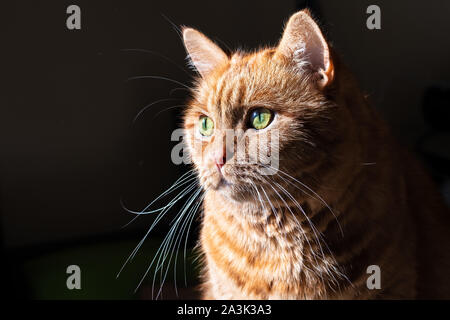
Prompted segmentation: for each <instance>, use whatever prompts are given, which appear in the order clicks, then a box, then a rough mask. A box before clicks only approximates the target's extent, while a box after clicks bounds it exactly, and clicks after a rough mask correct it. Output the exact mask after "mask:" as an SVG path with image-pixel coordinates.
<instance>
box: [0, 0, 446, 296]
mask: <svg viewBox="0 0 450 320" xmlns="http://www.w3.org/2000/svg"><path fill="white" fill-rule="evenodd" d="M70 4H76V5H78V6H80V8H81V20H82V28H81V30H68V29H67V28H66V18H67V16H68V15H67V14H66V8H67V6H69V5H70ZM305 4H307V5H308V6H310V7H312V8H313V12H314V13H315V15H316V17H318V18H319V19H320V21H321V23H322V25H323V26H324V29H325V30H326V32H325V33H326V34H327V36H328V38H329V39H330V40H331V41H332V43H333V44H335V46H336V48H337V49H338V52H340V53H341V54H342V56H343V59H344V61H345V62H346V63H347V64H348V65H349V66H350V68H351V69H352V70H353V71H354V72H355V74H356V76H357V77H358V79H360V82H361V87H362V89H364V90H365V91H366V92H367V93H368V95H369V96H370V98H371V100H372V101H373V103H374V106H375V107H376V108H378V109H379V110H380V112H381V113H382V114H383V115H384V117H385V118H386V119H387V120H388V122H389V123H390V124H391V126H392V128H393V131H394V133H395V135H396V136H397V138H398V139H399V140H400V141H402V142H403V143H404V144H406V145H408V146H410V147H412V148H416V147H417V144H418V143H419V142H420V141H421V139H422V138H423V136H424V134H427V133H429V132H430V130H432V128H430V127H429V125H427V123H426V122H425V120H424V118H423V115H422V109H421V108H422V100H423V96H424V94H425V92H426V90H427V88H429V87H430V86H435V85H439V86H444V88H447V84H448V82H449V81H450V62H449V60H448V57H449V56H450V44H449V40H448V34H449V32H450V26H449V23H448V14H449V13H450V6H449V3H448V2H446V1H437V0H434V1H429V2H427V3H426V4H424V3H423V2H422V1H377V3H372V2H369V1H346V2H345V4H344V3H340V2H339V3H338V2H337V1H309V2H305V1H268V0H266V1H258V2H256V1H255V2H247V1H226V2H225V1H224V2H221V1H192V2H191V1H190V2H174V1H149V0H147V1H17V2H12V1H11V2H8V3H4V4H2V10H1V12H2V19H0V20H1V21H0V23H1V25H0V34H1V39H2V40H1V41H2V42H1V43H2V45H1V53H0V57H1V62H0V63H1V66H2V67H1V70H2V72H1V80H0V81H1V84H0V85H1V89H2V90H1V95H0V210H1V215H2V220H1V226H2V229H1V232H2V246H3V248H4V257H5V259H6V261H7V264H6V265H8V266H10V267H11V268H12V269H16V266H17V265H19V264H20V263H19V261H21V259H25V258H26V257H28V256H30V255H34V256H36V255H39V254H40V253H41V252H43V251H48V250H53V248H55V247H58V248H64V247H65V246H68V245H72V244H74V243H79V242H80V241H81V242H82V241H94V242H95V241H99V239H107V240H106V241H110V240H109V239H113V238H115V237H131V238H134V237H140V236H142V235H143V231H144V229H145V228H146V227H147V226H148V224H149V221H150V220H149V219H148V218H147V217H143V218H142V219H138V220H137V221H136V222H135V223H133V224H132V225H130V226H129V227H127V228H125V229H122V228H121V227H122V226H123V225H124V224H125V223H127V222H128V221H129V220H130V219H131V218H132V216H131V215H130V214H128V213H126V212H125V211H124V210H123V208H122V207H121V205H120V199H123V201H124V203H125V204H126V206H127V207H129V208H130V209H136V210H139V209H142V208H143V207H144V206H145V205H146V204H147V203H148V202H149V201H150V200H152V199H153V198H154V197H156V196H157V195H158V194H159V193H161V192H162V191H163V190H164V189H166V188H167V187H168V186H170V185H171V183H172V182H173V181H174V180H175V179H176V178H177V177H178V176H180V174H181V173H183V172H184V171H185V170H186V168H185V167H183V166H175V165H173V164H172V162H171V159H170V150H171V148H172V147H173V146H174V145H175V143H173V142H171V141H170V134H171V132H172V130H173V129H175V128H177V127H179V124H180V116H181V112H182V107H180V108H173V109H168V110H165V109H166V108H170V107H173V106H176V105H182V104H183V103H184V102H185V101H186V97H187V92H186V91H184V90H181V89H177V88H180V85H177V84H174V83H172V82H170V81H163V80H149V79H146V80H135V81H128V82H127V79H128V78H129V77H133V76H139V75H157V76H164V77H168V78H170V79H174V80H176V81H179V82H181V83H185V84H187V85H189V83H190V81H191V80H192V75H194V73H193V72H192V71H191V70H189V69H188V68H187V67H186V63H185V56H186V53H185V50H184V48H183V45H182V42H181V39H180V35H179V33H178V31H177V30H176V28H174V25H175V26H180V25H188V26H193V27H196V28H198V29H199V30H202V31H203V32H205V33H206V34H207V35H208V36H211V38H212V39H214V40H215V41H217V43H218V44H219V45H221V46H222V47H224V48H226V47H230V48H238V47H243V48H249V49H252V48H257V47H259V46H261V45H274V44H276V42H277V40H278V39H279V36H280V35H281V32H282V27H283V24H284V22H285V21H286V19H287V18H288V17H289V15H290V14H292V13H294V12H295V11H296V10H298V9H300V8H302V7H303V6H305ZM369 4H378V5H380V7H381V8H382V30H376V31H370V30H368V29H367V28H366V26H365V21H366V18H367V14H366V12H365V9H366V8H367V6H368V5H369ZM172 24H174V25H172ZM134 49H139V50H134ZM143 50H149V51H152V52H153V53H150V52H145V51H143ZM169 60H170V61H169ZM173 89H176V90H175V91H174V90H173ZM164 98H173V99H174V101H168V102H164V103H160V104H156V105H155V106H153V107H151V108H150V109H149V110H147V111H146V112H144V113H143V114H142V115H141V116H140V117H139V118H138V119H136V121H135V122H133V119H134V118H135V117H136V115H137V114H138V112H139V111H140V110H141V109H142V108H143V107H144V106H145V105H147V104H149V103H151V102H153V101H156V100H159V99H164ZM160 111H162V112H161V113H159V112H160ZM431 114H433V112H431ZM447 115H448V113H447ZM445 122H446V121H444V123H445ZM444 131H445V130H444ZM440 141H441V142H438V143H437V146H436V145H434V147H433V150H437V153H438V154H439V156H441V155H442V157H444V158H445V157H447V156H448V152H449V150H450V148H448V147H449V145H448V143H447V141H448V140H445V139H444V140H442V139H441V140H440ZM442 141H444V142H442ZM447 164H448V163H447ZM429 165H430V166H431V167H433V163H429ZM444 166H445V164H444ZM441 181H442V179H441V180H439V181H438V182H441ZM194 232H195V231H194ZM119 267H120V266H119ZM8 272H12V271H11V270H9V271H8ZM4 276H5V277H6V278H9V276H8V274H6V275H4ZM21 285H23V286H26V283H23V284H21ZM14 286H15V287H17V286H20V285H19V284H17V283H15V284H14ZM19 295H20V294H19Z"/></svg>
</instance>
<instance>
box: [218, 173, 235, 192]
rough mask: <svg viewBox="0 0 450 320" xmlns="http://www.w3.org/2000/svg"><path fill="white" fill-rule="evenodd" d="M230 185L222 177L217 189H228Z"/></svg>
mask: <svg viewBox="0 0 450 320" xmlns="http://www.w3.org/2000/svg"><path fill="white" fill-rule="evenodd" d="M232 185H233V184H232V183H231V182H230V181H228V180H227V179H225V178H224V176H223V175H222V176H221V177H220V180H219V183H218V184H217V189H221V188H226V187H230V186H232Z"/></svg>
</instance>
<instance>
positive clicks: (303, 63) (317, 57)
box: [277, 10, 334, 88]
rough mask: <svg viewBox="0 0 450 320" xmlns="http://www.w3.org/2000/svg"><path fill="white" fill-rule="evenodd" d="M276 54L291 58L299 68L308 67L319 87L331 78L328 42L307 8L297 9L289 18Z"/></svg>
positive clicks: (331, 69) (331, 67) (332, 71)
mask: <svg viewBox="0 0 450 320" xmlns="http://www.w3.org/2000/svg"><path fill="white" fill-rule="evenodd" d="M277 54H281V55H283V56H285V57H287V58H288V59H292V60H293V62H294V63H296V64H297V67H299V69H301V68H303V67H309V68H310V69H311V70H312V71H313V72H314V73H315V75H316V76H317V81H318V84H319V87H321V88H324V87H326V86H327V85H329V84H330V83H331V82H332V80H333V77H334V68H333V63H332V61H331V57H330V50H329V48H328V44H327V42H326V40H325V38H324V36H323V34H322V32H321V31H320V28H319V26H318V25H317V23H316V22H315V21H314V19H313V18H312V17H311V15H310V13H309V11H308V10H302V11H299V12H297V13H296V14H294V15H293V16H292V17H291V18H290V19H289V21H288V23H287V25H286V28H285V30H284V33H283V37H282V38H281V41H280V43H279V45H278V48H277Z"/></svg>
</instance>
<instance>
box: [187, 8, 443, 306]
mask: <svg viewBox="0 0 450 320" xmlns="http://www.w3.org/2000/svg"><path fill="white" fill-rule="evenodd" d="M183 38H184V44H185V46H186V49H187V51H188V54H189V57H190V59H191V62H192V65H193V66H194V67H195V68H196V70H197V71H198V72H199V75H200V77H199V78H198V81H197V82H196V85H195V88H194V90H193V97H192V99H191V101H190V102H189V106H188V108H187V110H186V113H185V118H184V126H185V129H186V132H187V141H188V145H189V152H190V156H191V157H192V160H193V163H194V165H195V169H196V170H197V173H198V178H199V180H200V183H201V186H202V187H203V189H204V190H205V198H204V205H203V216H202V231H201V238H200V247H201V250H202V252H203V253H204V258H205V260H204V272H203V285H202V290H203V291H202V292H203V298H205V299H403V298H406V299H409V298H450V275H449V272H450V241H449V233H450V232H449V231H450V229H449V226H450V222H449V218H450V215H449V214H448V211H447V208H446V207H445V205H444V204H443V202H442V200H441V199H440V197H439V194H438V192H437V191H436V189H435V187H434V186H433V183H432V182H431V180H430V178H429V177H428V176H427V175H426V174H425V172H424V170H423V169H422V168H421V166H420V165H419V164H418V163H417V162H416V160H415V159H413V158H412V157H411V156H410V155H409V154H408V152H406V151H404V150H403V149H402V148H401V147H399V146H398V145H397V143H396V142H395V141H394V139H393V138H392V136H391V133H390V132H389V130H388V128H387V127H386V125H385V123H384V122H383V121H382V120H381V119H380V117H379V116H378V114H377V113H376V112H375V111H374V110H373V109H371V108H370V107H369V105H368V102H367V101H366V99H365V97H364V96H363V94H362V93H361V91H360V90H359V89H358V87H357V84H356V83H355V80H354V79H353V77H352V76H351V74H350V73H349V72H348V71H347V70H346V68H345V67H344V66H343V65H342V64H341V62H340V60H339V57H338V56H337V55H336V53H335V52H334V51H333V50H332V48H331V47H330V46H329V45H328V43H327V42H326V40H325V38H324V36H323V35H322V33H321V30H320V29H319V27H318V26H317V24H316V23H315V21H314V20H313V19H312V18H311V16H310V14H309V12H308V11H306V10H303V11H300V12H298V13H296V14H294V15H293V16H292V17H291V18H290V20H289V21H288V24H287V26H286V28H285V30H284V34H283V36H282V38H281V40H280V42H279V44H278V46H277V47H275V48H265V49H262V50H259V51H255V52H252V53H245V52H241V51H238V52H235V53H233V54H232V55H230V56H229V55H227V54H225V53H224V52H223V51H222V50H221V49H220V48H219V47H218V46H217V45H216V44H214V43H213V42H212V41H211V40H209V39H208V38H207V37H206V36H205V35H203V34H202V33H200V32H198V31H196V30H194V29H191V28H184V29H183ZM227 129H233V130H235V131H239V134H237V135H236V137H235V139H234V141H233V146H234V147H233V148H231V149H230V148H228V144H225V141H226V139H227V138H226V134H225V132H226V130H227ZM275 132H276V133H277V134H278V136H277V137H278V141H277V145H276V146H277V148H278V149H277V150H278V154H279V157H278V160H279V168H278V170H274V173H273V174H264V173H263V170H264V169H267V168H268V166H267V165H264V164H261V163H258V161H256V160H257V157H258V155H259V154H260V153H262V152H267V151H268V150H267V146H262V147H261V146H259V149H248V148H247V145H248V142H249V141H252V140H254V139H257V138H258V137H259V138H261V137H266V138H268V139H269V140H270V139H271V137H272V135H273V136H274V133H275ZM224 145H226V146H227V147H224ZM239 145H241V146H242V145H243V146H244V148H247V149H246V150H245V151H246V158H247V160H254V161H247V162H245V161H244V162H242V161H241V162H239V161H234V160H236V159H235V157H236V154H235V152H236V150H237V146H239ZM265 149H266V150H265ZM269 153H270V152H269ZM371 265H376V266H379V268H380V271H381V287H380V288H379V289H369V288H368V287H367V283H366V282H367V279H368V277H369V276H370V274H368V273H367V268H368V267H369V266H371Z"/></svg>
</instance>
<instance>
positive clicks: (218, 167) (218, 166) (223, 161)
mask: <svg viewBox="0 0 450 320" xmlns="http://www.w3.org/2000/svg"><path fill="white" fill-rule="evenodd" d="M224 164H225V158H224V159H222V161H221V162H220V161H217V160H216V166H217V169H219V171H221V170H222V167H223V165H224Z"/></svg>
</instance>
